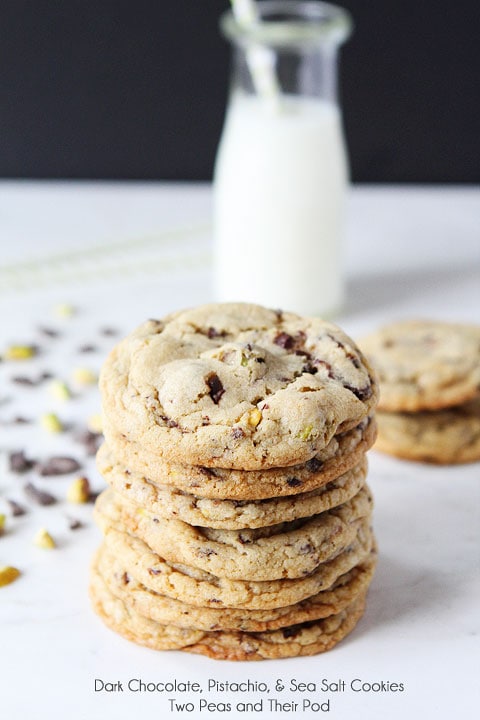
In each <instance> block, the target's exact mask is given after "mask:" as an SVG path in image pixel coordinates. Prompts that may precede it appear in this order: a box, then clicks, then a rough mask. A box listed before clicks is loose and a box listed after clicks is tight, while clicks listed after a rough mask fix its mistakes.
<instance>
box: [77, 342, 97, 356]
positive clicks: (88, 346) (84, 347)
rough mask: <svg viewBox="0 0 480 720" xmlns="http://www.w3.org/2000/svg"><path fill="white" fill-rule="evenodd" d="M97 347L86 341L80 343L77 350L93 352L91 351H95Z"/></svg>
mask: <svg viewBox="0 0 480 720" xmlns="http://www.w3.org/2000/svg"><path fill="white" fill-rule="evenodd" d="M97 349H98V348H97V347H96V345H91V344H89V343H86V344H85V345H80V347H79V348H78V352H79V353H85V354H86V353H93V352H97Z"/></svg>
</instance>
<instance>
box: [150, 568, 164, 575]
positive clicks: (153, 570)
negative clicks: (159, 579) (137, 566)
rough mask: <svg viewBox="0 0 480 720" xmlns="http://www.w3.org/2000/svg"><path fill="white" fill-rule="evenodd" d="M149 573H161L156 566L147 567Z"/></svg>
mask: <svg viewBox="0 0 480 720" xmlns="http://www.w3.org/2000/svg"><path fill="white" fill-rule="evenodd" d="M148 572H149V575H161V574H162V571H161V570H157V569H156V568H148Z"/></svg>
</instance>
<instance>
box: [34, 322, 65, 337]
mask: <svg viewBox="0 0 480 720" xmlns="http://www.w3.org/2000/svg"><path fill="white" fill-rule="evenodd" d="M38 332H39V333H40V335H44V336H45V337H48V338H58V337H60V333H59V332H58V330H54V329H53V328H50V327H45V326H43V325H41V326H40V327H39V328H38Z"/></svg>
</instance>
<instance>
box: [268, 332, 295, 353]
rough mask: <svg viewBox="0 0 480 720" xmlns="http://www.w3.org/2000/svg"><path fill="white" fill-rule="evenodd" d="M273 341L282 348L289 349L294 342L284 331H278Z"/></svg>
mask: <svg viewBox="0 0 480 720" xmlns="http://www.w3.org/2000/svg"><path fill="white" fill-rule="evenodd" d="M273 342H274V343H275V345H278V346H279V347H281V348H283V349H284V350H291V349H292V348H293V346H294V344H295V340H294V338H293V337H292V336H291V335H289V334H288V333H286V332H281V333H279V334H278V335H277V336H276V337H275V338H274V339H273Z"/></svg>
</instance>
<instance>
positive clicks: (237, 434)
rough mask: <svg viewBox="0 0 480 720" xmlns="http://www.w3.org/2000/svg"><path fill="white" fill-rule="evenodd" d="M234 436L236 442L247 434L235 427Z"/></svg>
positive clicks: (233, 429)
mask: <svg viewBox="0 0 480 720" xmlns="http://www.w3.org/2000/svg"><path fill="white" fill-rule="evenodd" d="M232 435H233V437H234V438H235V440H239V439H240V438H242V437H243V436H244V435H245V433H244V432H243V430H242V428H240V427H234V428H232Z"/></svg>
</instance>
